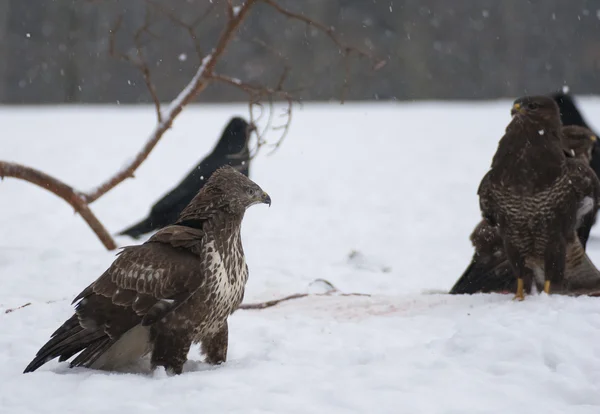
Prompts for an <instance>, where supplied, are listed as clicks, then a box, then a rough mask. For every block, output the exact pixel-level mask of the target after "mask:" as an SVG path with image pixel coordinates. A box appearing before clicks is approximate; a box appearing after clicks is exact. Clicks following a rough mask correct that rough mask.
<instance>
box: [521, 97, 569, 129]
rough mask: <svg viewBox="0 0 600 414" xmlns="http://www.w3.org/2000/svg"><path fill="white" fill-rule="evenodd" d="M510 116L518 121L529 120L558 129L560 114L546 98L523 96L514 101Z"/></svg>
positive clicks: (555, 105)
mask: <svg viewBox="0 0 600 414" xmlns="http://www.w3.org/2000/svg"><path fill="white" fill-rule="evenodd" d="M510 114H511V115H512V116H513V117H514V118H516V119H519V120H531V121H535V122H537V123H543V124H546V125H548V126H553V127H558V128H560V112H559V110H558V105H557V104H556V102H555V101H554V99H552V98H550V97H548V96H525V97H522V98H519V99H517V100H516V101H514V103H513V106H512V109H511V111H510Z"/></svg>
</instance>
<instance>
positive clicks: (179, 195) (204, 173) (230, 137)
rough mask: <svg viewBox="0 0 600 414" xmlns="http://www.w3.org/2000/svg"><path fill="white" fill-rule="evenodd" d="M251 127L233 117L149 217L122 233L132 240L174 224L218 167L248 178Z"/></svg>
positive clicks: (151, 211) (155, 205) (152, 210)
mask: <svg viewBox="0 0 600 414" xmlns="http://www.w3.org/2000/svg"><path fill="white" fill-rule="evenodd" d="M252 130H254V127H253V126H251V125H249V124H248V123H247V122H246V121H244V120H243V119H242V118H237V117H236V118H232V119H231V121H229V124H228V125H227V127H226V128H225V130H224V131H223V135H221V139H220V140H219V142H218V143H217V145H216V146H215V148H214V149H213V151H212V152H211V153H210V154H209V155H208V156H207V157H206V158H204V159H203V160H202V161H200V163H199V164H198V165H196V166H195V167H194V168H193V169H192V170H191V171H190V172H189V173H188V175H187V177H185V178H184V179H183V180H182V181H181V182H180V183H179V184H178V185H177V187H175V188H174V189H172V190H171V191H169V193H168V194H166V195H165V196H164V197H163V198H161V199H160V200H158V201H157V202H156V203H155V204H154V205H153V206H152V209H151V210H150V214H149V215H148V217H146V218H145V219H143V220H142V221H140V222H139V223H137V224H134V225H133V226H131V227H129V228H127V229H125V230H123V231H121V232H120V233H119V235H128V236H130V237H132V238H134V239H138V238H139V237H140V236H142V235H144V234H146V233H149V232H151V231H153V230H156V229H160V228H163V227H165V226H168V225H169V224H173V223H175V220H177V217H179V214H180V213H181V211H182V210H183V209H184V208H185V206H187V205H188V203H189V202H190V201H192V198H194V196H195V195H196V194H197V193H198V191H200V189H201V188H202V186H204V183H206V180H208V179H209V178H210V176H211V175H212V174H213V173H214V172H215V171H216V170H217V169H218V168H220V167H222V166H224V165H231V166H233V167H236V168H237V169H238V170H239V171H240V172H241V173H242V174H244V175H245V176H246V177H248V173H249V167H250V151H249V150H248V137H249V134H250V132H251V131H252Z"/></svg>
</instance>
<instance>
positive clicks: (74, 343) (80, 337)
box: [23, 315, 106, 373]
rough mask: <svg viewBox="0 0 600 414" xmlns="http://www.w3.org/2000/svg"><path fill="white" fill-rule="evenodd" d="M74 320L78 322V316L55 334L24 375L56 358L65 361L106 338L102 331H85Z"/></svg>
mask: <svg viewBox="0 0 600 414" xmlns="http://www.w3.org/2000/svg"><path fill="white" fill-rule="evenodd" d="M74 318H75V319H74ZM73 320H75V321H77V316H76V315H74V316H73V317H71V318H70V319H69V320H67V321H66V322H65V323H64V324H63V325H62V326H61V327H60V328H59V329H58V330H57V331H56V332H55V335H54V336H52V338H51V339H50V340H49V341H48V342H47V343H46V344H45V345H44V346H43V347H42V348H41V349H40V350H39V351H38V352H37V354H36V356H35V358H34V359H33V361H31V362H30V363H29V365H27V367H26V368H25V370H24V371H23V373H27V372H33V371H35V370H36V369H38V368H39V367H41V366H42V365H44V364H45V363H46V362H48V361H51V360H53V359H54V358H59V360H60V361H64V360H66V359H68V358H70V357H71V356H73V355H75V354H76V353H77V352H80V351H81V350H84V349H86V348H87V347H89V346H91V345H93V344H94V343H95V342H97V341H98V340H100V339H102V338H104V337H106V334H105V333H104V332H103V331H102V330H93V331H92V330H89V329H84V328H82V327H81V325H79V323H78V322H77V323H76V324H74V323H73Z"/></svg>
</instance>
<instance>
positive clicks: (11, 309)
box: [4, 302, 31, 313]
mask: <svg viewBox="0 0 600 414" xmlns="http://www.w3.org/2000/svg"><path fill="white" fill-rule="evenodd" d="M30 305H31V302H27V303H26V304H24V305H21V306H17V307H16V308H9V309H7V310H5V311H4V313H11V312H14V311H16V310H19V309H23V308H26V307H27V306H30Z"/></svg>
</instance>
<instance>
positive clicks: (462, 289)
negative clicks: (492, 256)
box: [449, 256, 516, 295]
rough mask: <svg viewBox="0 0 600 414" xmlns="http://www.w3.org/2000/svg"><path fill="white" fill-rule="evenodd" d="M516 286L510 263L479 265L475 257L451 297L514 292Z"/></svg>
mask: <svg viewBox="0 0 600 414" xmlns="http://www.w3.org/2000/svg"><path fill="white" fill-rule="evenodd" d="M514 285H515V280H514V278H513V277H512V271H511V268H510V265H509V264H508V261H506V260H503V261H500V262H492V263H489V264H482V263H478V261H477V256H475V257H473V260H472V261H471V264H469V266H468V267H467V268H466V270H465V271H464V273H463V274H462V276H461V277H460V278H459V279H458V280H457V281H456V283H455V284H454V286H453V287H452V289H450V292H449V293H450V294H451V295H464V294H468V295H470V294H474V293H489V292H504V291H513V290H515V289H516V286H514Z"/></svg>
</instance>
